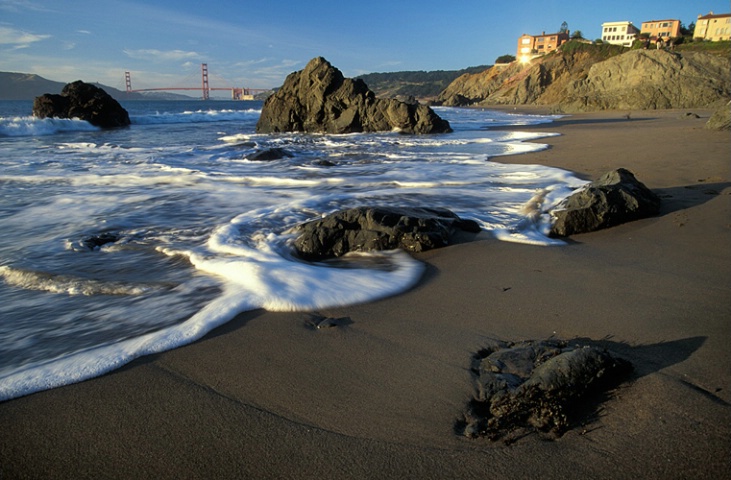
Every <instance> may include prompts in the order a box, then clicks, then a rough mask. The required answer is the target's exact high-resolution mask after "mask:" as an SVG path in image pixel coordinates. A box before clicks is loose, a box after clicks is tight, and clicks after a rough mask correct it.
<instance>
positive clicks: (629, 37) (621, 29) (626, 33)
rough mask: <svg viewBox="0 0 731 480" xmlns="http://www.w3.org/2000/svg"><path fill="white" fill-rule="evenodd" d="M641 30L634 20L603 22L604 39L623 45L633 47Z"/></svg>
mask: <svg viewBox="0 0 731 480" xmlns="http://www.w3.org/2000/svg"><path fill="white" fill-rule="evenodd" d="M639 33H640V30H639V29H638V28H637V27H635V26H634V25H632V22H606V23H602V41H603V42H606V43H611V44H614V45H622V46H623V47H631V46H632V42H634V41H635V39H637V35H638V34H639Z"/></svg>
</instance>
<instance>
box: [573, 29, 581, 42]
mask: <svg viewBox="0 0 731 480" xmlns="http://www.w3.org/2000/svg"><path fill="white" fill-rule="evenodd" d="M571 39H572V40H583V39H584V34H583V33H581V30H574V33H572V34H571Z"/></svg>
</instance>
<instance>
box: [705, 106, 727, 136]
mask: <svg viewBox="0 0 731 480" xmlns="http://www.w3.org/2000/svg"><path fill="white" fill-rule="evenodd" d="M706 128H707V129H709V130H731V102H727V103H726V104H725V105H723V106H722V107H719V108H718V109H717V110H716V111H715V112H713V115H711V118H710V119H708V122H706Z"/></svg>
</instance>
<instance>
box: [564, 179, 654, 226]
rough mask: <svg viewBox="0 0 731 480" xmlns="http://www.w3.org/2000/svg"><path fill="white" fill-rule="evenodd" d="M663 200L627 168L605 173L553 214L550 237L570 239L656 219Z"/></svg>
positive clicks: (569, 198)
mask: <svg viewBox="0 0 731 480" xmlns="http://www.w3.org/2000/svg"><path fill="white" fill-rule="evenodd" d="M659 211H660V197H658V196H657V195H655V193H654V192H653V191H652V190H650V189H649V188H647V187H646V186H645V185H644V184H643V183H642V182H640V181H639V180H637V178H635V176H634V174H632V172H630V171H629V170H626V169H624V168H619V169H617V170H612V171H611V172H608V173H605V174H604V175H602V177H601V178H599V179H598V180H596V181H594V182H591V183H590V184H588V185H587V186H586V187H584V188H582V189H580V190H578V191H577V192H574V193H573V194H572V195H571V196H569V197H568V198H567V199H566V200H564V201H563V202H562V203H561V205H559V207H558V208H556V209H555V210H553V211H551V216H552V217H553V218H554V223H553V225H552V227H551V232H550V234H551V235H552V236H557V237H566V236H569V235H573V234H576V233H586V232H592V231H594V230H599V229H602V228H608V227H612V226H615V225H619V224H621V223H625V222H630V221H633V220H638V219H640V218H645V217H650V216H652V215H656V214H657V213H658V212H659Z"/></svg>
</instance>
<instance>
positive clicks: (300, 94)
mask: <svg viewBox="0 0 731 480" xmlns="http://www.w3.org/2000/svg"><path fill="white" fill-rule="evenodd" d="M394 129H397V130H399V131H401V132H403V133H445V132H451V131H452V129H451V128H450V126H449V122H447V121H446V120H443V119H442V118H440V117H439V116H438V115H437V114H436V113H434V111H433V110H432V109H431V108H429V107H428V106H426V105H419V104H418V103H407V102H401V101H398V100H395V99H379V98H376V95H375V94H374V93H373V92H372V91H371V90H369V89H368V86H366V84H365V82H363V81H362V80H359V79H350V78H345V77H343V74H342V73H341V72H340V70H338V69H337V68H335V67H333V66H332V65H330V63H329V62H328V61H327V60H325V59H324V58H322V57H317V58H314V59H312V60H310V62H309V63H308V64H307V66H306V67H305V68H304V69H303V70H301V71H298V72H294V73H292V74H290V75H289V76H288V77H287V79H286V80H285V82H284V85H282V87H281V88H280V89H279V90H278V91H277V92H276V93H275V94H274V95H272V96H270V97H269V98H268V99H267V100H266V102H264V106H263V107H262V111H261V116H260V117H259V121H258V123H257V125H256V131H257V132H259V133H277V132H307V133H353V132H378V131H390V130H394Z"/></svg>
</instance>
